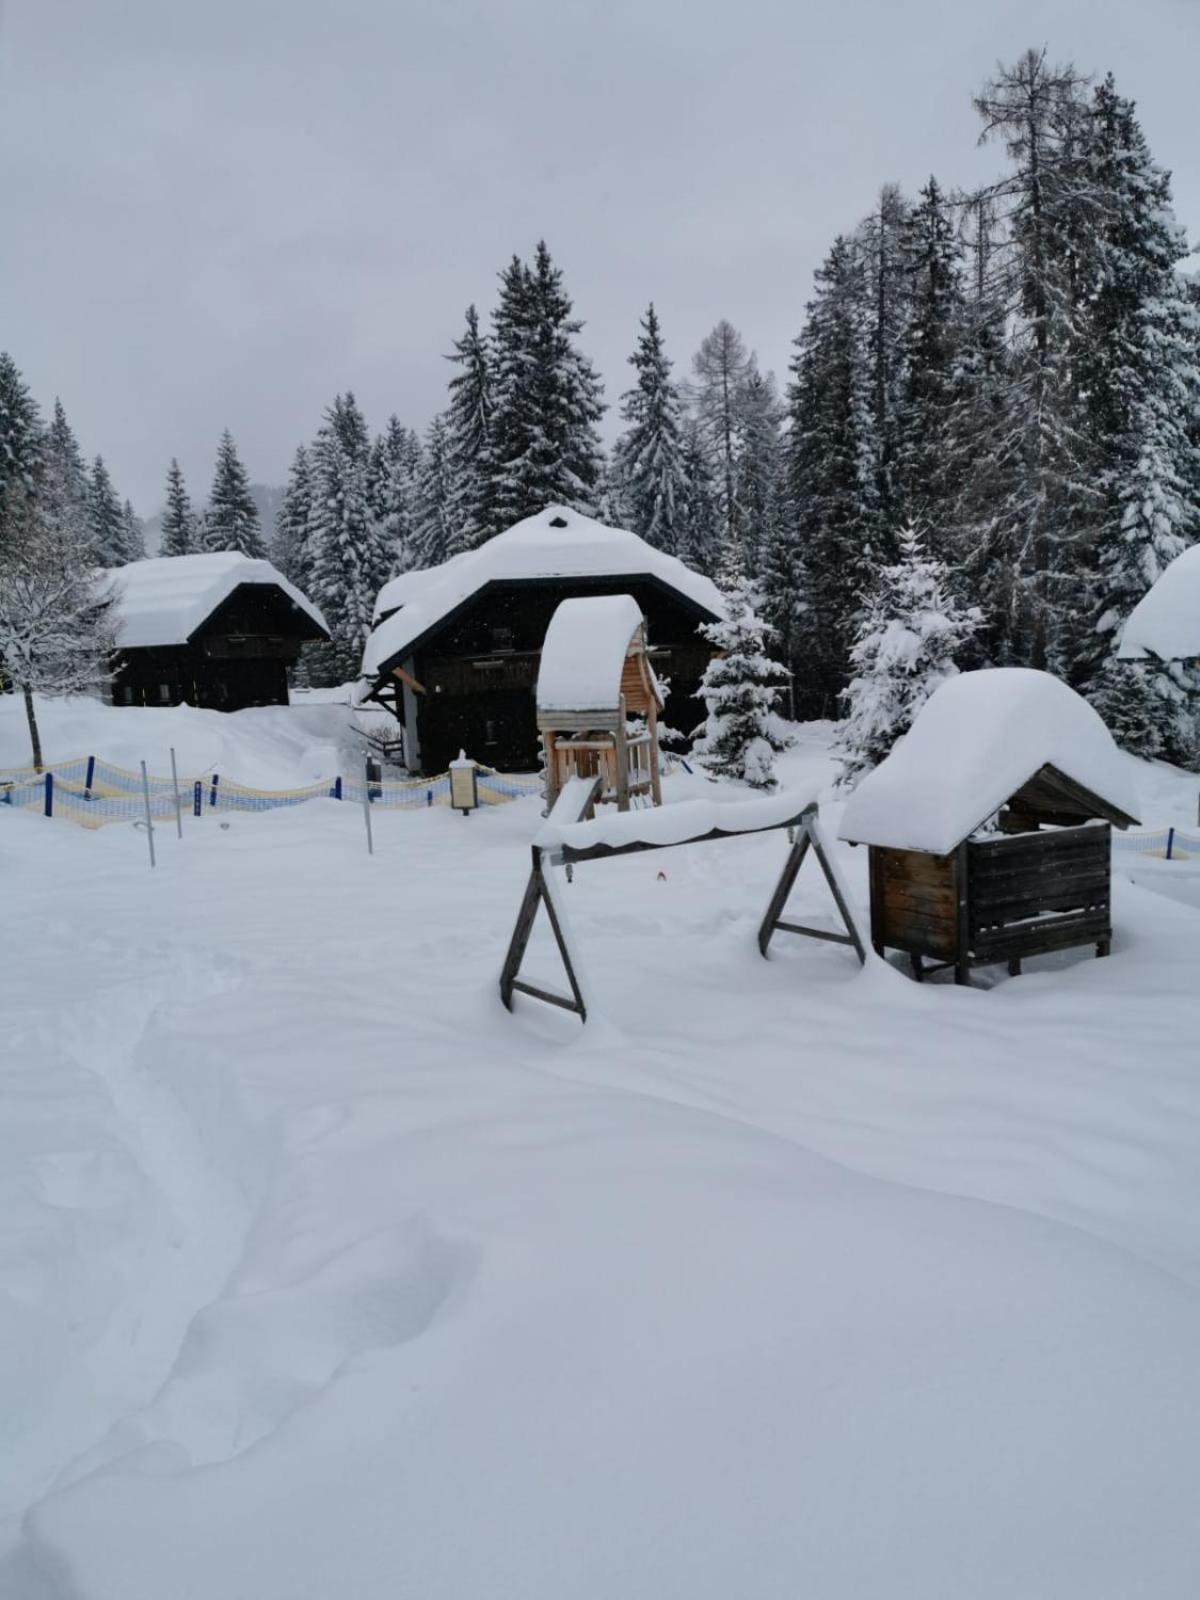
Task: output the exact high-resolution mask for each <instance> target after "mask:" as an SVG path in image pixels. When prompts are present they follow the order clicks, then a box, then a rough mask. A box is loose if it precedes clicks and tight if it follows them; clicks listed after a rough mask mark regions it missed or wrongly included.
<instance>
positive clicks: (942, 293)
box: [889, 177, 970, 559]
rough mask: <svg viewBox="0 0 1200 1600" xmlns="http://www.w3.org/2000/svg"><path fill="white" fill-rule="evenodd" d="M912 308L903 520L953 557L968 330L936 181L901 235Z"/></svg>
mask: <svg viewBox="0 0 1200 1600" xmlns="http://www.w3.org/2000/svg"><path fill="white" fill-rule="evenodd" d="M900 269H901V272H902V275H903V290H902V295H903V300H904V303H905V305H906V307H907V319H906V322H905V326H904V331H903V335H902V338H901V343H900V350H899V355H898V360H897V363H896V366H897V377H896V404H895V413H894V418H893V422H894V427H893V437H892V446H891V460H890V464H889V479H890V494H891V500H892V504H893V506H894V507H895V508H896V510H897V511H898V512H899V514H900V517H901V519H902V523H903V522H908V523H912V524H914V525H915V526H917V527H919V528H921V530H922V532H923V534H924V537H925V541H926V543H927V545H928V547H929V549H930V550H931V551H932V552H933V553H934V554H935V555H940V556H943V557H945V558H946V559H953V556H954V554H955V552H954V551H953V550H952V541H953V537H954V534H955V531H956V527H957V520H956V510H957V506H958V502H959V498H960V495H961V493H962V486H963V482H964V479H965V477H966V475H967V473H968V472H969V470H970V469H969V465H968V463H967V462H966V461H965V460H964V459H963V457H962V454H961V452H960V448H959V446H960V440H961V434H960V432H959V431H958V430H957V427H956V424H957V423H958V422H959V420H960V418H959V414H958V411H959V406H960V404H961V393H960V384H959V378H960V361H961V356H962V349H963V343H964V338H965V333H966V303H965V298H964V292H963V281H962V277H963V266H962V244H961V241H960V239H959V235H958V229H957V228H956V226H955V220H954V217H953V216H952V214H951V211H950V207H949V206H948V205H947V203H946V200H945V197H944V196H943V194H942V190H941V187H940V185H939V184H938V181H937V179H936V178H933V177H931V178H930V179H929V182H928V183H927V184H926V185H925V187H924V188H923V189H922V190H921V193H920V197H919V199H918V201H917V204H916V205H915V206H913V207H912V208H911V210H910V211H909V212H908V214H907V217H906V219H905V223H904V227H903V231H902V234H901V238H900Z"/></svg>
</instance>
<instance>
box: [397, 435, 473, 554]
mask: <svg viewBox="0 0 1200 1600" xmlns="http://www.w3.org/2000/svg"><path fill="white" fill-rule="evenodd" d="M454 470H455V453H454V448H453V443H452V432H451V425H450V421H449V418H448V417H446V416H436V417H434V419H433V421H432V422H431V423H430V424H429V429H428V432H427V433H426V435H425V449H424V451H423V452H422V460H421V470H420V472H419V473H418V475H417V484H416V505H415V508H414V529H413V542H412V563H411V564H412V565H413V566H416V567H436V566H438V565H439V563H441V562H443V561H445V560H446V559H447V558H448V557H449V556H452V555H458V554H460V553H461V550H463V549H470V548H472V547H471V546H470V545H458V543H457V540H456V534H457V533H458V532H459V531H460V529H459V528H457V527H456V526H455V524H454V523H453V521H452V518H453V515H454V507H455V482H454Z"/></svg>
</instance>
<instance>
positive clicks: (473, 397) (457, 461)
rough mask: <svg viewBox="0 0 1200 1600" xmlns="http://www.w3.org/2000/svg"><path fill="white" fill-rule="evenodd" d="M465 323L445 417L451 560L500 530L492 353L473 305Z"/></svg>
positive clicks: (457, 345)
mask: <svg viewBox="0 0 1200 1600" xmlns="http://www.w3.org/2000/svg"><path fill="white" fill-rule="evenodd" d="M466 321H467V326H466V330H465V332H464V333H463V336H462V338H461V339H456V340H455V341H454V350H453V353H452V354H451V355H450V356H449V358H448V359H449V360H450V361H452V362H454V364H455V365H456V366H457V367H458V369H459V370H458V371H457V372H456V373H455V375H454V376H453V377H452V378H451V379H450V385H449V388H450V405H449V408H448V410H447V413H446V429H447V448H448V450H449V452H450V454H449V461H448V464H447V471H448V478H449V481H450V483H451V486H452V494H453V500H452V502H451V504H450V507H449V508H448V512H447V528H448V530H449V531H448V534H447V543H446V553H447V554H448V555H457V554H458V553H459V552H460V551H463V550H474V549H476V548H477V547H478V546H479V545H481V544H483V542H484V541H485V540H486V539H490V538H491V537H492V535H493V534H494V533H499V532H500V531H501V524H500V522H499V520H498V517H497V512H496V505H495V474H494V463H493V457H492V405H493V399H492V366H493V352H492V348H491V343H490V341H489V340H488V338H487V336H486V335H485V334H484V333H482V332H481V331H480V327H479V314H478V312H477V311H476V310H475V307H474V306H473V305H472V306H468V307H467V318H466Z"/></svg>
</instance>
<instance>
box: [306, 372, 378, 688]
mask: <svg viewBox="0 0 1200 1600" xmlns="http://www.w3.org/2000/svg"><path fill="white" fill-rule="evenodd" d="M311 467H312V484H313V495H312V516H311V520H310V524H309V535H308V545H307V547H308V552H309V561H310V567H309V574H308V579H309V583H308V592H309V594H310V595H311V597H312V598H313V599H314V600H315V601H316V603H317V604H318V605H319V606H320V608H321V610H322V612H323V613H324V615H325V620H326V622H327V623H328V624H329V627H330V631H331V634H332V640H331V643H330V644H329V645H319V646H314V647H313V648H312V650H311V651H310V652H309V654H308V660H309V665H310V671H311V673H312V676H313V681H314V682H317V683H326V684H335V683H344V682H346V681H347V680H348V679H351V678H356V677H357V676H358V672H359V667H360V664H361V660H362V651H363V646H364V644H365V643H366V640H367V635H368V634H369V633H370V631H371V618H372V613H373V611H374V607H375V597H376V595H377V594H378V593H379V590H380V589H381V588H382V586H383V584H384V583H385V582H386V581H387V578H388V577H389V576H390V553H389V551H388V550H387V548H386V546H385V544H384V541H383V539H382V538H381V537H380V536H379V533H378V530H377V529H376V526H375V520H374V516H373V514H372V509H371V494H370V440H369V438H368V434H367V426H366V423H365V421H364V420H363V415H362V412H361V411H360V410H359V408H358V404H357V402H356V401H355V398H354V396H353V394H350V393H347V394H346V395H345V396H342V395H338V396H337V397H336V398H335V399H334V402H333V404H332V405H331V406H330V408H329V410H328V411H327V412H326V413H325V424H324V426H323V427H322V428H321V430H320V432H319V433H318V435H317V438H316V440H315V442H314V444H313V447H312V456H311Z"/></svg>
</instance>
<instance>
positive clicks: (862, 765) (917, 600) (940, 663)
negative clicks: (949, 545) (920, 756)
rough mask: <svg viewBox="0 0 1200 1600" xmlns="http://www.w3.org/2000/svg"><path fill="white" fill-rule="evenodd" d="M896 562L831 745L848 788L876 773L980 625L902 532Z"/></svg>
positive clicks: (855, 655) (883, 573)
mask: <svg viewBox="0 0 1200 1600" xmlns="http://www.w3.org/2000/svg"><path fill="white" fill-rule="evenodd" d="M899 547H900V555H899V559H898V560H897V561H896V562H894V563H892V564H890V565H889V566H886V567H883V568H881V570H880V572H879V575H878V577H877V579H876V581H875V583H874V585H873V587H872V589H871V592H870V594H869V595H868V597H867V600H866V603H865V605H864V607H863V610H862V614H861V616H860V619H859V625H858V635H857V638H856V639H855V642H854V645H853V648H852V649H851V651H850V660H851V664H852V667H853V669H854V676H853V678H852V679H851V681H850V685H849V687H848V688H847V690H846V694H845V704H846V710H847V717H846V721H845V724H844V725H843V727H842V729H841V732H840V734H839V736H838V740H837V744H836V745H835V747H834V749H835V753H836V754H837V755H838V756H839V757H840V758H841V762H842V775H841V779H840V782H841V783H842V784H844V785H846V786H848V787H850V788H853V787H854V785H855V784H856V783H857V782H858V780H859V778H861V777H862V775H863V774H864V773H866V772H869V771H870V770H871V768H872V767H876V766H878V765H879V763H880V762H881V761H882V760H883V758H884V757H885V756H886V755H887V754H888V752H889V751H890V750H891V748H892V746H893V745H894V744H895V742H896V740H897V739H899V738H900V736H901V735H902V734H904V733H907V732H908V730H909V728H911V727H912V724H913V720H914V718H915V717H916V715H917V713H918V711H920V709H921V707H922V706H923V705H924V704H925V702H926V700H928V699H929V696H930V695H931V694H932V693H933V692H934V690H935V689H936V688H937V687H938V685H939V684H941V683H944V682H945V681H946V679H947V678H951V677H954V676H955V674H956V673H957V672H958V667H957V665H956V658H957V657H958V655H959V653H960V651H961V650H962V648H963V646H964V645H965V644H966V643H967V641H968V640H969V639H970V637H971V635H972V634H973V633H974V631H975V628H976V627H977V626H978V623H979V612H978V610H977V609H975V608H971V609H967V608H966V607H964V606H962V605H961V604H960V603H959V601H958V600H957V599H956V597H955V596H954V593H953V591H952V589H951V586H950V573H949V570H948V568H947V567H946V565H945V563H944V562H941V561H939V560H937V559H936V558H935V557H933V556H930V555H927V554H926V552H925V550H924V548H923V547H922V544H921V541H920V538H919V536H918V535H917V533H916V532H915V531H914V530H913V529H912V528H905V529H904V530H903V531H902V532H901V534H900V539H899Z"/></svg>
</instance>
